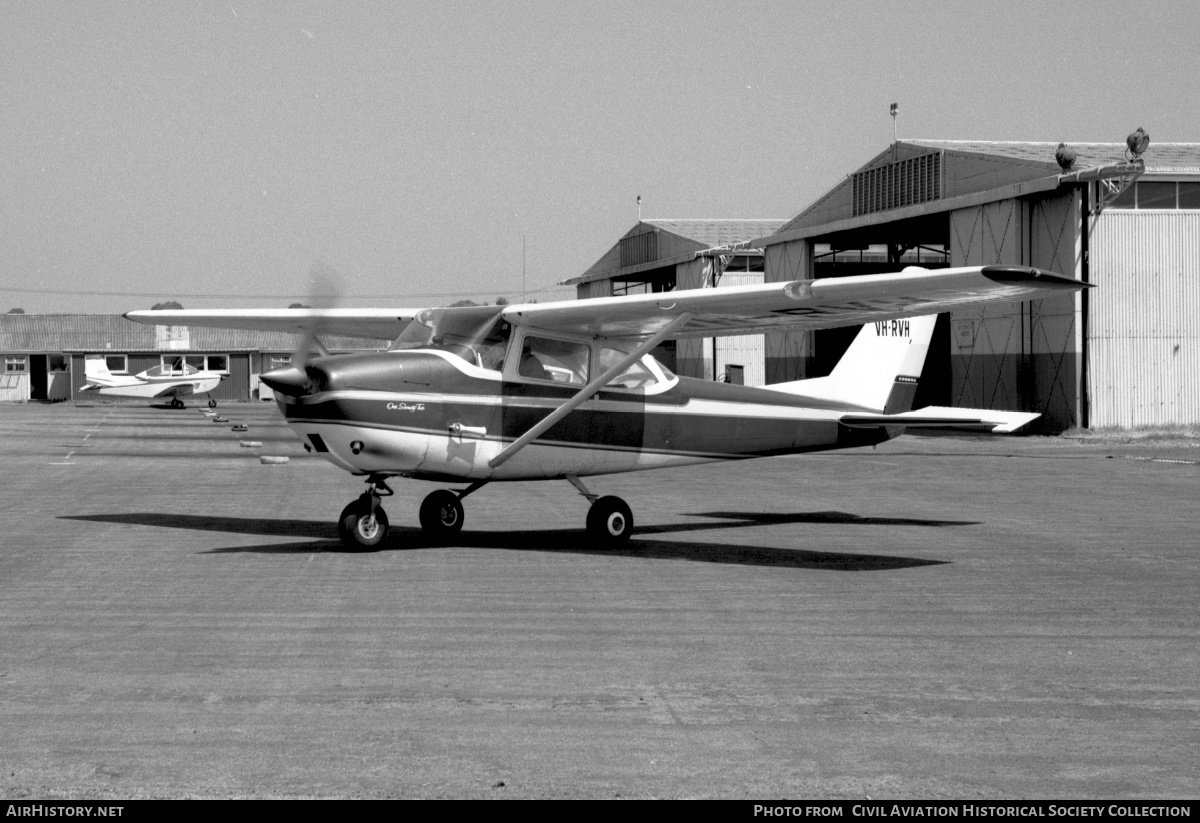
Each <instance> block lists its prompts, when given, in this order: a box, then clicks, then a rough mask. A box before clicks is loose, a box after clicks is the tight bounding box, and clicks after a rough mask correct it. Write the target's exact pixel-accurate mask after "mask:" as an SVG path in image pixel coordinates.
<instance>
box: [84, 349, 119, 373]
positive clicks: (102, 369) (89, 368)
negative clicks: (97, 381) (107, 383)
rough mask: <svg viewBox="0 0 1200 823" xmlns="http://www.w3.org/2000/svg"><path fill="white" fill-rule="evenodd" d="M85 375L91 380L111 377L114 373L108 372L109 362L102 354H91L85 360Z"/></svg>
mask: <svg viewBox="0 0 1200 823" xmlns="http://www.w3.org/2000/svg"><path fill="white" fill-rule="evenodd" d="M83 374H84V376H85V377H87V378H89V379H91V378H93V377H111V376H112V372H110V371H109V370H108V362H107V361H106V360H105V359H104V355H102V354H89V355H85V356H84V358H83Z"/></svg>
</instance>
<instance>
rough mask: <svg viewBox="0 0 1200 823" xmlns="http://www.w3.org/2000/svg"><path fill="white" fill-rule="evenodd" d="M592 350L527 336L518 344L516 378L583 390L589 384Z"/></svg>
mask: <svg viewBox="0 0 1200 823" xmlns="http://www.w3.org/2000/svg"><path fill="white" fill-rule="evenodd" d="M590 357H591V346H589V345H588V344H587V343H577V342H574V341H570V340H554V339H552V338H549V337H534V336H533V335H526V337H525V339H524V340H523V341H522V342H521V355H520V360H519V361H518V362H517V374H518V375H520V376H521V377H524V378H527V379H529V380H548V381H551V382H554V383H568V384H571V385H578V386H582V385H583V384H584V383H586V382H587V381H588V360H589V359H590Z"/></svg>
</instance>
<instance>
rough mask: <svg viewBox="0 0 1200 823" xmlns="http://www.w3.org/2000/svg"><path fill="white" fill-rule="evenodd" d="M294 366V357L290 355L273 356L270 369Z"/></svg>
mask: <svg viewBox="0 0 1200 823" xmlns="http://www.w3.org/2000/svg"><path fill="white" fill-rule="evenodd" d="M290 365H292V356H291V355H290V354H272V355H271V362H270V368H272V369H282V368H283V367H284V366H290Z"/></svg>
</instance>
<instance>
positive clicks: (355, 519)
mask: <svg viewBox="0 0 1200 823" xmlns="http://www.w3.org/2000/svg"><path fill="white" fill-rule="evenodd" d="M386 480H387V475H381V474H373V475H371V476H370V477H369V478H367V484H368V485H367V490H366V491H365V492H363V493H362V495H361V496H359V498H358V499H357V500H355V501H354V502H353V503H351V504H350V505H348V506H346V508H344V509H342V514H341V516H340V517H338V537H339V538H340V539H341V541H342V545H343V546H345V547H346V548H348V549H355V550H362V549H371V548H374V547H375V546H378V545H379V544H380V543H382V542H383V540H384V538H386V537H387V533H388V519H387V513H386V512H385V511H384V510H383V507H382V506H381V505H379V499H380V498H381V497H391V496H392V495H393V494H395V492H394V491H392V490H391V489H390V488H388V484H387V483H386V482H385V481H386Z"/></svg>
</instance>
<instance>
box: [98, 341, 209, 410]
mask: <svg viewBox="0 0 1200 823" xmlns="http://www.w3.org/2000/svg"><path fill="white" fill-rule="evenodd" d="M200 359H201V360H203V359H204V358H200ZM187 360H188V357H187V356H186V355H178V356H175V357H171V358H164V360H163V363H162V364H160V365H158V366H154V367H152V368H149V369H146V370H145V371H144V372H139V373H137V374H114V373H113V372H111V371H109V370H108V361H107V360H106V359H105V356H104V355H103V354H89V355H87V357H86V358H85V359H84V364H83V373H84V377H85V378H86V380H87V383H86V384H85V385H84V387H83V389H82V391H84V392H90V393H94V394H98V395H101V396H109V397H145V398H148V399H154V398H159V397H167V398H170V402H171V405H172V406H173V407H174V408H177V409H182V408H183V400H182V399H181V398H184V397H187V396H189V395H193V394H207V395H209V397H208V405H209V407H210V408H212V407H214V406H216V405H217V401H216V400H214V399H213V397H212V394H211V393H212V391H213V390H214V389H215V388H216V387H217V386H219V385H221V381H222V380H224V379H225V378H226V376H227V375H225V374H224V373H222V372H215V371H206V370H205V369H203V368H197V367H196V366H194V365H192V364H190V363H188V362H187Z"/></svg>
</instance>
